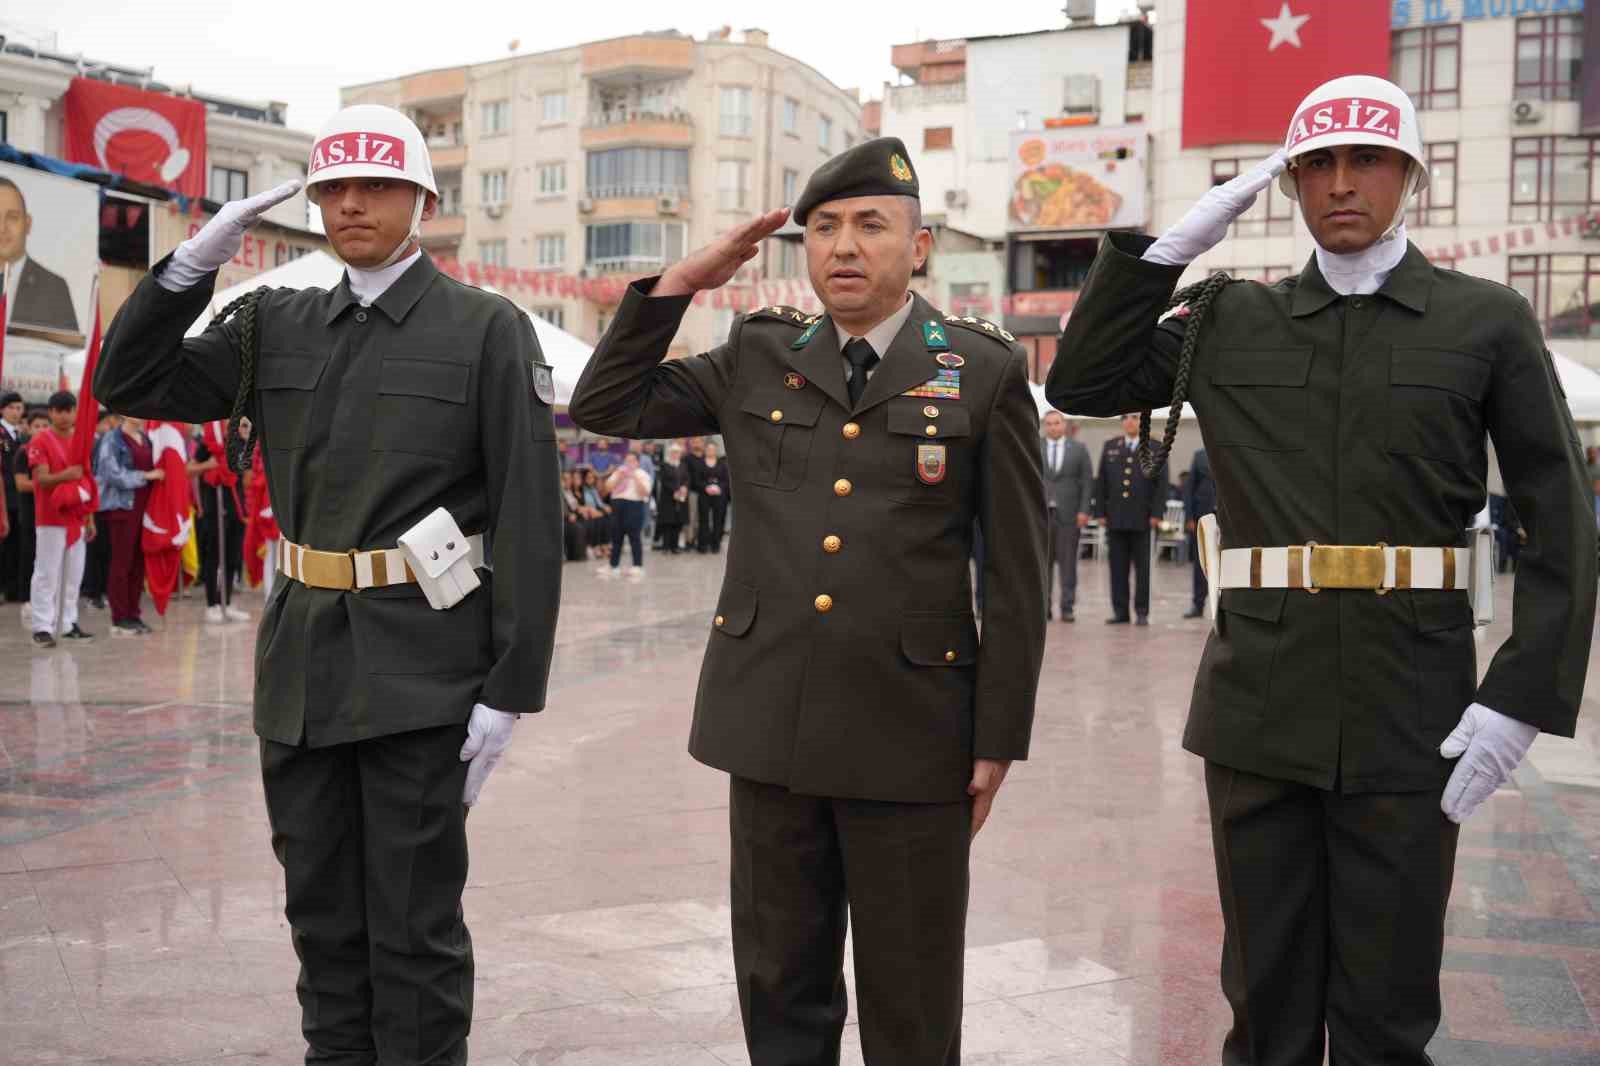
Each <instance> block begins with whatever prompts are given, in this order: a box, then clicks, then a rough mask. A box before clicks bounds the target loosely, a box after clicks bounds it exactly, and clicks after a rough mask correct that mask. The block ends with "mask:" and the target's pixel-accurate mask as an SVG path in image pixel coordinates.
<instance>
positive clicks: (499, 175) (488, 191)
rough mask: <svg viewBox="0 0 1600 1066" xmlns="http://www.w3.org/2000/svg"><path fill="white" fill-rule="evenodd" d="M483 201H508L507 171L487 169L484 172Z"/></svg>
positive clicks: (489, 202) (499, 202)
mask: <svg viewBox="0 0 1600 1066" xmlns="http://www.w3.org/2000/svg"><path fill="white" fill-rule="evenodd" d="M483 202H484V203H485V204H503V203H505V202H506V172H505V171H503V170H485V171H484V172H483Z"/></svg>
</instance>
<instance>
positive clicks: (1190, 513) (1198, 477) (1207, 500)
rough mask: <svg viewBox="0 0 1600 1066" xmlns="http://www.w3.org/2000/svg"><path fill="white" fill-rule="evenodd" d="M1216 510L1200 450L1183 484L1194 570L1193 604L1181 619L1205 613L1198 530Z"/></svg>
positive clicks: (1208, 469) (1213, 488)
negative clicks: (1203, 520) (1202, 522)
mask: <svg viewBox="0 0 1600 1066" xmlns="http://www.w3.org/2000/svg"><path fill="white" fill-rule="evenodd" d="M1216 510H1217V482H1216V479H1215V478H1213V477H1212V476H1211V458H1210V457H1209V456H1207V455H1206V450H1205V449H1204V448H1201V449H1200V450H1199V451H1197V452H1195V453H1194V458H1193V459H1192V460H1190V461H1189V476H1188V478H1187V479H1186V480H1185V481H1184V483H1183V529H1184V535H1185V536H1186V537H1187V538H1188V540H1189V562H1190V565H1191V566H1193V567H1194V603H1193V604H1192V605H1191V606H1190V607H1189V609H1188V610H1187V611H1185V612H1183V616H1184V617H1185V618H1200V617H1203V616H1204V615H1205V613H1206V572H1205V570H1203V569H1201V566H1200V543H1199V534H1198V530H1199V527H1200V519H1202V518H1204V517H1205V516H1206V515H1208V514H1214V513H1216Z"/></svg>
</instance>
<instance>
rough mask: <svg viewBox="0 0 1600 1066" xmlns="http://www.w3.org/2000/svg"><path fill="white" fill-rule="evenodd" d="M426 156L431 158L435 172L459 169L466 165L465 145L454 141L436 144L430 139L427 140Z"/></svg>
mask: <svg viewBox="0 0 1600 1066" xmlns="http://www.w3.org/2000/svg"><path fill="white" fill-rule="evenodd" d="M428 158H429V159H431V160H433V171H434V173H435V174H437V173H438V172H439V171H441V170H460V169H461V168H462V167H464V166H466V165H467V146H466V145H464V144H458V143H456V142H454V141H447V142H446V143H444V144H443V145H437V146H436V145H435V144H434V143H433V141H432V140H430V141H429V142H428Z"/></svg>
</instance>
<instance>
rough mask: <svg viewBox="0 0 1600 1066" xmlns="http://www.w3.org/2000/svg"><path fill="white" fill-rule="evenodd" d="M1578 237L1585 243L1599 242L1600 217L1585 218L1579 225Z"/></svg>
mask: <svg viewBox="0 0 1600 1066" xmlns="http://www.w3.org/2000/svg"><path fill="white" fill-rule="evenodd" d="M1578 236H1580V237H1582V238H1583V239H1584V240H1586V241H1595V240H1600V215H1590V216H1589V217H1587V218H1585V219H1584V220H1583V221H1582V222H1581V223H1580V224H1579V229H1578Z"/></svg>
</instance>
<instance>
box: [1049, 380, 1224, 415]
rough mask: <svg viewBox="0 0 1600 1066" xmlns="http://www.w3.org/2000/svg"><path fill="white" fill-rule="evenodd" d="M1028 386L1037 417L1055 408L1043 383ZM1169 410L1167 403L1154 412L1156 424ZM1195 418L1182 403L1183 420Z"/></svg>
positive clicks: (1170, 407) (1186, 405)
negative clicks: (1035, 406)
mask: <svg viewBox="0 0 1600 1066" xmlns="http://www.w3.org/2000/svg"><path fill="white" fill-rule="evenodd" d="M1028 388H1029V389H1031V390H1033V402H1034V403H1035V404H1037V405H1038V407H1039V417H1040V418H1043V417H1044V416H1045V415H1047V414H1049V413H1050V412H1051V411H1054V410H1055V408H1054V407H1051V406H1050V401H1049V400H1047V399H1045V397H1044V386H1043V385H1039V384H1036V383H1034V382H1029V383H1028ZM1170 410H1172V405H1171V404H1170V403H1169V404H1167V405H1166V406H1164V407H1162V408H1160V409H1158V410H1157V411H1155V412H1154V419H1155V422H1156V424H1157V425H1158V426H1162V425H1166V422H1167V412H1168V411H1170ZM1067 417H1068V418H1074V417H1079V416H1075V415H1068V416H1067ZM1195 418H1196V415H1195V413H1194V408H1193V407H1191V406H1189V405H1188V404H1184V405H1183V420H1184V421H1185V422H1192V421H1193V420H1194V419H1195Z"/></svg>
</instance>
